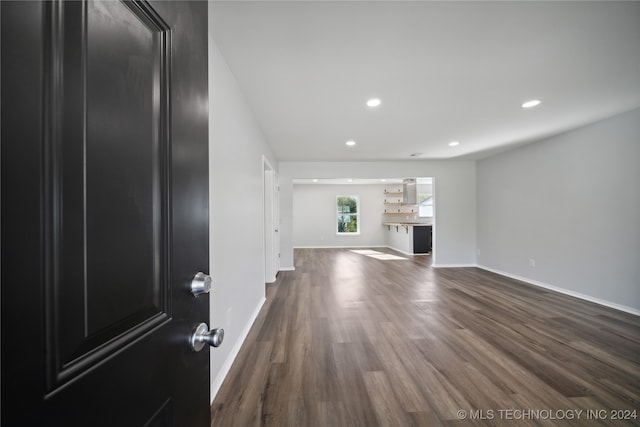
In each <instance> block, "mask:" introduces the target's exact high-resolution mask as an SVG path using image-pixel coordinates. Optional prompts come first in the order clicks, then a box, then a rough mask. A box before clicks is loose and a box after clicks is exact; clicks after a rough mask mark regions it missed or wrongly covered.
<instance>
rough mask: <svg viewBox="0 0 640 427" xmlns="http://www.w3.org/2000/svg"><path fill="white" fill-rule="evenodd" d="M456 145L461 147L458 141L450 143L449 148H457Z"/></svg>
mask: <svg viewBox="0 0 640 427" xmlns="http://www.w3.org/2000/svg"><path fill="white" fill-rule="evenodd" d="M456 145H460V143H459V142H458V141H451V142H450V143H449V147H455V146H456Z"/></svg>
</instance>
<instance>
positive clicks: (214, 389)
mask: <svg viewBox="0 0 640 427" xmlns="http://www.w3.org/2000/svg"><path fill="white" fill-rule="evenodd" d="M265 301H266V299H265V298H264V297H262V298H261V299H260V301H259V302H258V305H257V306H256V308H255V310H254V311H253V313H252V314H251V317H250V318H249V321H248V322H247V324H246V325H245V326H244V329H243V330H242V331H241V332H240V336H239V337H238V339H237V340H236V342H235V344H234V345H233V348H232V349H231V351H230V352H229V356H227V360H225V361H224V363H223V364H222V367H221V368H220V371H219V372H218V375H216V377H215V379H214V380H213V381H212V382H211V389H210V393H211V401H210V402H209V404H212V403H213V399H215V398H216V395H217V394H218V392H219V391H220V387H222V383H223V381H224V379H225V378H226V377H227V374H228V373H229V370H230V369H231V366H232V365H233V362H234V361H235V360H236V357H237V356H238V353H239V352H240V348H241V347H242V344H244V340H245V339H246V338H247V335H249V331H250V330H251V327H252V326H253V322H255V321H256V318H257V317H258V314H260V310H261V309H262V306H263V305H264V303H265Z"/></svg>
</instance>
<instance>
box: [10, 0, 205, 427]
mask: <svg viewBox="0 0 640 427" xmlns="http://www.w3.org/2000/svg"><path fill="white" fill-rule="evenodd" d="M0 8H1V9H0V14H1V25H2V39H1V43H2V87H1V91H2V92H1V93H2V152H1V154H2V159H1V160H2V170H1V172H2V173H1V179H2V181H1V185H2V217H1V222H2V230H1V232H2V247H1V255H2V277H1V278H2V282H1V286H2V316H1V319H2V325H1V328H2V408H1V411H2V412H1V414H2V423H1V424H2V426H3V427H11V426H31V425H37V426H176V427H196V426H206V425H208V424H209V419H210V415H209V413H210V412H209V350H208V349H204V350H202V351H200V352H194V351H192V350H191V348H190V345H189V338H190V336H191V334H192V332H193V330H194V328H195V327H196V325H197V324H199V323H200V322H208V320H207V319H208V317H209V301H208V296H207V295H205V296H200V297H198V298H196V297H194V296H192V295H191V294H190V292H189V286H190V283H191V280H192V278H193V277H194V275H195V274H196V273H197V272H199V271H202V272H204V273H208V268H209V261H208V258H209V251H208V243H209V232H208V221H209V214H208V170H207V168H208V162H207V144H208V107H207V105H208V101H207V99H208V88H207V3H206V2H193V3H190V2H162V1H159V2H150V3H148V2H120V1H105V2H75V1H74V2H68V3H66V2H55V1H54V2H42V3H41V2H5V1H3V2H1V6H0Z"/></svg>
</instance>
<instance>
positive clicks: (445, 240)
mask: <svg viewBox="0 0 640 427" xmlns="http://www.w3.org/2000/svg"><path fill="white" fill-rule="evenodd" d="M279 166H280V220H281V228H280V231H281V233H280V245H281V249H280V253H281V258H280V262H281V265H282V269H283V270H284V269H292V268H293V266H294V260H293V214H294V212H293V181H292V180H293V179H296V178H299V179H302V178H345V177H350V178H398V177H416V176H418V177H420V176H430V177H434V189H435V191H434V194H435V200H436V206H435V211H436V212H435V218H434V222H435V224H436V226H435V228H434V251H433V264H434V266H447V265H456V266H464V265H475V263H476V258H475V250H476V164H475V162H473V161H453V160H452V161H386V162H280V165H279Z"/></svg>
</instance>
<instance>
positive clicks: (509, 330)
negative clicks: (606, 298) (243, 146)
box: [211, 249, 640, 427]
mask: <svg viewBox="0 0 640 427" xmlns="http://www.w3.org/2000/svg"><path fill="white" fill-rule="evenodd" d="M376 250H379V251H382V252H387V253H394V252H393V251H391V250H387V249H376ZM396 254H397V253H396ZM430 258H431V257H430V256H419V257H414V258H412V259H408V260H389V261H383V260H378V259H374V258H370V257H367V256H364V255H360V254H357V253H353V252H351V251H349V250H344V249H298V250H296V251H295V267H296V270H295V271H292V272H284V273H281V274H280V275H279V277H278V280H277V282H276V283H275V284H274V285H272V286H270V287H269V288H268V291H267V302H266V303H265V305H264V307H263V309H262V311H261V312H260V315H259V316H258V319H257V320H256V322H255V324H254V325H253V328H252V329H251V332H250V333H249V335H248V337H247V340H246V341H245V343H244V345H243V347H242V349H241V351H240V353H239V355H238V357H237V359H236V361H235V363H234V365H233V367H232V368H231V371H230V372H229V375H228V376H227V378H226V380H225V382H224V384H223V385H222V387H221V389H220V392H219V393H218V396H217V397H216V399H215V400H214V402H213V405H212V408H211V411H212V426H242V427H245V426H263V425H264V426H279V427H280V426H301V427H307V426H320V427H325V426H337V427H340V426H364V427H373V426H459V425H464V426H467V425H496V426H503V425H504V426H519V425H522V426H536V425H542V426H591V425H593V426H596V425H612V426H627V425H629V426H632V425H635V426H637V425H640V318H639V317H637V316H633V315H630V314H626V313H623V312H619V311H616V310H612V309H608V308H605V307H602V306H599V305H596V304H592V303H589V302H585V301H581V300H578V299H575V298H571V297H568V296H565V295H561V294H557V293H553V292H550V291H547V290H544V289H540V288H537V287H533V286H530V285H526V284H524V283H521V282H518V281H515V280H512V279H508V278H504V277H502V276H499V275H495V274H492V273H489V272H485V271H483V270H479V269H475V268H456V269H435V270H434V269H432V268H431V267H430V266H429V264H430V262H431V259H430ZM612 280H615V278H612ZM603 286H606V284H603ZM460 411H463V412H460ZM625 411H626V412H625ZM633 411H635V419H634V412H633ZM616 416H618V417H622V418H627V419H626V420H625V419H622V420H618V419H614V418H615V417H616Z"/></svg>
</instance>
